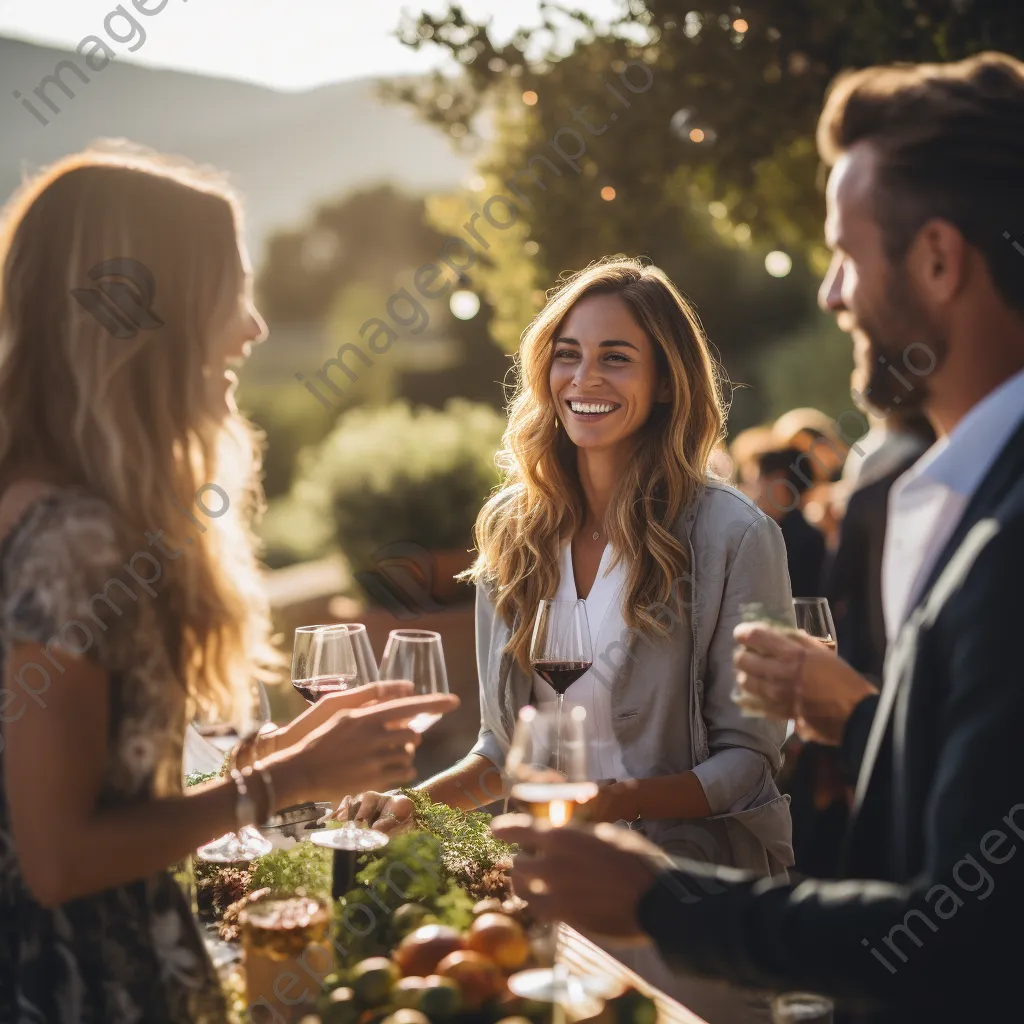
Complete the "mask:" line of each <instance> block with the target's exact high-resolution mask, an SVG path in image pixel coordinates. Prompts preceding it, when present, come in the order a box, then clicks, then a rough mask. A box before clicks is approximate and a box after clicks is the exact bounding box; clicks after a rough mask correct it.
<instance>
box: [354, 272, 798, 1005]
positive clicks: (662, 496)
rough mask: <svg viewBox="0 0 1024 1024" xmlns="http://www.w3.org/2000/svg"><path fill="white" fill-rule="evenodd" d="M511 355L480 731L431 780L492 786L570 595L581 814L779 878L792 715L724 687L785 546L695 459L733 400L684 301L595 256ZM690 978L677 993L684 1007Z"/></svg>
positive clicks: (481, 619)
mask: <svg viewBox="0 0 1024 1024" xmlns="http://www.w3.org/2000/svg"><path fill="white" fill-rule="evenodd" d="M518 370H519V380H518V386H517V388H516V392H515V395H514V397H513V399H512V402H511V406H510V409H509V424H508V429H507V431H506V433H505V438H504V450H503V451H502V452H501V453H500V454H499V463H500V465H501V468H502V469H503V471H504V474H505V481H504V485H503V486H502V487H501V488H500V489H499V490H498V492H497V493H496V494H495V495H494V496H493V497H492V498H491V499H490V500H489V501H488V503H487V504H486V505H485V506H484V508H483V509H482V511H481V512H480V515H479V518H478V519H477V523H476V541H477V547H478V550H479V556H478V558H477V561H476V564H475V566H474V569H473V576H474V578H475V580H476V582H477V620H476V622H477V631H476V644H477V666H478V671H479V676H480V705H481V728H480V736H479V740H478V741H477V744H476V746H475V747H474V748H473V750H472V751H471V752H470V754H469V755H468V756H467V757H466V758H464V759H463V760H462V761H460V762H459V763H458V764H456V765H455V766H454V767H453V768H451V769H450V770H449V771H447V772H444V773H442V774H441V775H438V776H436V777H435V778H433V779H431V780H429V781H428V782H426V783H424V786H423V788H425V789H427V790H428V791H429V793H430V795H431V796H432V797H433V798H434V799H435V800H441V801H443V802H445V803H448V804H451V805H454V806H459V807H463V808H467V807H472V806H480V805H486V804H489V803H491V802H493V801H494V800H495V798H497V797H500V796H502V795H503V782H502V776H501V767H502V765H503V764H504V759H505V754H506V752H507V750H508V745H509V742H510V740H511V735H512V730H513V727H514V725H515V720H516V715H517V714H518V711H519V709H520V708H521V707H523V705H525V704H527V703H528V702H530V701H531V700H533V701H539V702H540V703H545V702H549V701H553V700H554V699H555V696H554V693H553V691H552V690H551V688H550V687H549V686H548V685H547V684H546V683H545V682H544V681H543V680H542V679H540V677H539V676H537V675H536V674H534V673H533V672H532V671H531V667H530V662H529V645H530V638H531V633H532V630H533V624H534V619H535V616H536V611H537V606H538V604H539V602H540V601H541V600H542V599H544V598H566V599H576V598H582V599H584V600H585V602H586V604H587V613H588V619H589V622H590V630H591V636H592V641H593V648H594V666H593V668H592V669H591V670H590V671H588V672H587V673H585V674H584V675H583V676H582V677H581V678H580V679H578V680H577V681H576V682H575V683H573V684H572V686H570V687H569V689H568V691H567V692H566V695H565V699H566V701H567V702H569V703H574V704H582V705H584V706H585V707H586V709H587V718H586V721H587V724H588V729H589V730H590V739H591V746H592V748H593V750H594V764H593V765H592V769H591V770H592V773H593V774H594V776H595V778H601V779H614V780H615V781H613V782H607V783H606V784H605V785H603V786H602V787H601V788H600V790H599V795H598V796H597V798H596V799H595V800H594V801H593V802H592V804H591V805H588V806H587V808H586V811H587V816H588V817H589V818H590V819H591V820H598V821H610V822H615V821H623V822H628V823H630V824H631V826H632V827H633V828H635V829H637V830H641V831H643V832H644V833H645V834H646V835H647V837H648V838H650V839H652V840H654V841H655V842H657V843H658V844H659V845H660V846H661V847H662V848H663V849H665V850H666V851H667V852H669V853H673V854H686V855H688V856H691V857H696V858H699V859H703V860H706V861H710V862H712V863H718V864H726V865H731V866H734V867H739V868H746V869H749V870H752V871H755V872H757V873H759V874H761V875H770V874H773V875H784V874H785V872H786V868H787V867H788V866H789V865H791V864H792V862H793V857H792V845H791V825H790V819H789V808H788V804H787V803H786V800H785V798H783V797H782V796H780V795H779V792H778V790H777V789H776V787H775V783H774V781H773V776H774V774H775V772H776V771H777V770H778V768H779V766H780V764H781V754H780V749H779V748H780V745H781V743H782V742H783V740H784V737H785V726H784V725H783V726H780V725H779V724H778V723H773V722H770V721H768V720H766V719H756V718H748V717H745V716H744V715H743V714H742V712H741V711H740V709H739V708H737V707H736V705H735V704H734V703H733V702H732V700H731V699H730V692H731V690H732V688H733V682H734V674H733V665H732V653H733V647H734V641H733V638H732V631H733V627H734V626H735V625H736V624H737V623H738V622H739V621H740V605H741V604H743V603H746V602H761V603H763V604H765V605H766V606H767V607H768V608H769V609H771V610H773V611H774V612H775V613H776V614H778V615H780V616H790V617H791V616H792V610H791V597H790V587H789V575H788V570H787V565H786V550H785V546H784V544H783V541H782V536H781V534H780V532H779V529H778V527H777V526H776V525H775V523H774V522H772V520H771V519H769V518H768V517H767V516H765V515H764V514H763V513H762V512H761V511H760V510H759V509H757V507H756V506H755V505H753V503H752V502H750V501H749V500H748V499H747V498H745V497H744V496H743V495H741V494H740V493H739V492H738V491H736V490H734V489H733V488H731V487H728V486H726V485H725V484H721V483H718V482H716V481H715V480H713V479H712V478H710V477H709V476H708V474H707V467H708V461H709V459H710V457H711V455H712V453H713V451H714V450H715V447H716V445H717V444H718V442H719V440H720V439H721V437H722V434H723V415H724V413H723V405H722V400H721V397H720V392H719V386H718V377H717V373H716V368H715V364H714V361H713V359H712V357H711V354H710V352H709V348H708V343H707V340H706V339H705V337H704V334H703V331H702V330H701V327H700V324H699V322H698V320H697V318H696V316H695V314H694V313H693V311H692V309H691V308H690V306H689V305H688V303H687V302H686V300H685V299H684V298H683V297H682V295H680V293H679V291H678V290H677V289H676V288H675V286H674V285H673V284H672V283H671V281H669V280H668V278H666V277H665V275H664V274H663V273H662V272H661V271H660V270H658V269H657V268H655V267H651V266H645V265H643V264H642V263H640V262H639V261H635V260H627V259H615V260H608V261H605V262H602V263H599V264H596V265H595V266H592V267H590V268H589V269H587V270H585V271H582V272H581V273H579V274H577V275H576V276H574V277H572V278H571V279H569V280H568V281H567V282H565V283H564V284H563V285H562V287H561V288H560V289H559V290H558V292H557V293H556V294H555V295H554V297H553V298H552V299H551V300H550V301H549V302H548V304H547V306H546V307H545V308H544V309H543V310H542V311H541V313H539V314H538V316H537V317H536V319H535V320H534V321H533V323H532V324H531V325H530V327H529V328H528V330H527V331H526V333H525V334H524V335H523V340H522V344H521V346H520V350H519V366H518ZM352 804H353V805H355V801H352ZM354 813H355V814H356V815H357V816H359V817H364V818H367V819H368V820H376V821H377V823H378V827H383V828H393V827H396V825H397V824H399V823H401V822H402V821H403V820H405V819H406V818H407V817H408V814H409V801H408V800H407V799H406V798H405V797H401V796H398V797H394V796H387V795H386V794H385V795H380V794H376V793H371V794H366V795H365V796H364V798H363V800H362V801H361V802H360V803H359V805H358V807H354ZM612 884H613V883H612ZM636 966H638V967H642V966H643V965H641V964H637V965H636ZM648 966H650V965H648ZM647 973H648V975H649V976H651V975H652V973H653V975H654V976H653V978H652V980H656V982H658V983H661V984H663V985H665V986H666V987H667V986H668V985H669V981H668V980H666V979H665V978H664V977H663V974H664V972H662V971H660V970H658V969H657V968H655V969H653V971H652V972H647ZM703 995H706V993H704V994H702V995H700V996H695V994H694V992H693V991H692V989H690V990H688V992H687V998H689V1000H690V1003H691V1004H692V1005H693V1008H694V1009H696V1010H697V1012H701V1009H703V1008H706V1007H707V1006H710V1005H711V1003H710V1002H708V1001H704V1002H698V999H701V998H703ZM715 999H716V1000H717V996H715ZM715 1005H717V1002H716V1003H715ZM744 1009H745V1007H742V1006H741V1007H738V1008H737V1007H735V1006H730V1008H729V1010H728V1013H729V1014H730V1015H729V1016H727V1017H726V1019H728V1020H729V1021H730V1022H732V1021H734V1020H737V1021H738V1020H740V1019H743V1018H742V1012H743V1010H744ZM761 1010H763V1007H761ZM756 1016H757V1014H756V1013H755V1017H756Z"/></svg>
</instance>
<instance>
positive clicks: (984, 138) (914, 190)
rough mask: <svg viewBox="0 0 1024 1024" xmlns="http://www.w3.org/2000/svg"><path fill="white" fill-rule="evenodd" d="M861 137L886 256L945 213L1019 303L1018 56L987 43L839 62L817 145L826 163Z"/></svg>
mask: <svg viewBox="0 0 1024 1024" xmlns="http://www.w3.org/2000/svg"><path fill="white" fill-rule="evenodd" d="M862 140H867V141H869V142H870V143H871V144H872V145H873V147H874V148H875V149H876V150H877V152H878V154H879V157H880V161H879V169H878V181H877V184H878V188H877V190H876V193H875V200H874V203H875V219H876V220H877V221H878V224H879V227H880V228H881V231H882V239H883V244H884V246H885V250H886V254H887V255H888V257H889V259H890V260H894V261H895V260H900V259H902V258H903V256H905V255H906V252H907V249H908V248H909V246H910V243H911V242H912V241H913V240H914V237H915V236H916V235H917V232H918V231H919V230H920V229H921V227H922V226H923V225H924V224H925V222H926V221H928V220H929V219H931V218H932V217H939V218H942V219H943V220H947V221H949V222H950V223H951V224H954V225H955V226H956V227H957V228H958V229H959V231H960V233H961V234H962V235H963V236H964V238H965V239H966V240H967V241H968V242H969V243H970V244H971V245H972V246H974V247H975V248H976V249H978V250H979V251H980V252H981V253H982V255H983V256H984V258H985V261H986V263H987V264H988V268H989V273H990V274H991V276H992V280H993V282H994V284H995V287H996V288H997V290H998V291H999V293H1000V295H1001V296H1002V298H1003V300H1004V301H1005V302H1006V303H1007V304H1008V305H1009V306H1011V307H1013V308H1014V309H1016V310H1020V311H1024V256H1021V254H1020V253H1019V252H1018V251H1017V250H1016V248H1015V247H1014V246H1013V245H1012V244H1011V240H1018V241H1020V240H1021V239H1022V238H1024V192H1022V187H1024V186H1022V182H1024V63H1022V62H1021V61H1019V60H1016V59H1014V58H1013V57H1010V56H1009V55H1007V54H1004V53H994V52H989V53H979V54H977V55H975V56H974V57H969V58H967V59H966V60H961V61H956V62H955V63H950V64H908V65H894V66H889V67H872V68H863V69H862V70H860V71H854V72H845V73H844V74H842V75H840V76H839V77H837V78H836V80H835V81H834V82H833V84H832V86H831V88H830V91H829V94H828V98H827V99H826V101H825V107H824V110H823V111H822V113H821V118H820V119H819V121H818V152H819V153H820V154H821V157H822V159H823V160H824V161H825V163H827V164H828V165H829V166H831V165H832V164H834V163H835V162H836V160H837V159H838V158H839V156H840V155H841V154H842V153H843V152H844V151H845V150H847V149H849V148H850V147H851V146H853V145H854V144H855V143H857V142H860V141H862ZM1007 234H1009V236H1010V239H1011V240H1008V239H1007V237H1006V236H1007Z"/></svg>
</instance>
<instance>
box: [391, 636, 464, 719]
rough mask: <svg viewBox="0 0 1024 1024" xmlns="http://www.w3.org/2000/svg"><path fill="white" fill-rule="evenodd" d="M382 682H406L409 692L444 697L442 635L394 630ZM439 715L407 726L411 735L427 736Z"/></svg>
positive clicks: (446, 690) (445, 674) (423, 717)
mask: <svg viewBox="0 0 1024 1024" xmlns="http://www.w3.org/2000/svg"><path fill="white" fill-rule="evenodd" d="M380 677H381V679H408V680H410V681H411V682H412V692H413V693H414V694H419V693H447V692H448V673H447V671H446V670H445V665H444V649H443V648H442V647H441V634H440V633H434V632H431V631H430V630H429V629H393V630H391V633H390V635H389V636H388V642H387V646H386V647H385V648H384V657H383V658H382V659H381V662H380ZM440 717H441V716H440V715H439V714H428V713H426V712H424V713H422V714H419V715H415V716H414V717H413V718H412V720H411V721H410V722H409V728H410V729H412V731H413V732H420V733H423V732H426V731H427V730H428V729H429V728H430V727H431V726H432V725H433V724H434V723H435V722H436V721H438V719H440Z"/></svg>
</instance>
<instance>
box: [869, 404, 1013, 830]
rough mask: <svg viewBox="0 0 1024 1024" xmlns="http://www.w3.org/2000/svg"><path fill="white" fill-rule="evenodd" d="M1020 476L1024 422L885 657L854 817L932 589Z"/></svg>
mask: <svg viewBox="0 0 1024 1024" xmlns="http://www.w3.org/2000/svg"><path fill="white" fill-rule="evenodd" d="M1022 474H1024V421H1022V422H1021V424H1020V425H1019V426H1018V427H1017V430H1016V431H1015V432H1014V434H1013V436H1012V437H1011V438H1010V440H1009V441H1008V442H1007V443H1006V445H1005V446H1004V447H1003V449H1002V451H1001V452H1000V453H999V456H998V457H997V458H996V461H995V463H994V464H993V466H992V468H991V469H990V470H989V471H988V474H987V475H986V476H985V479H984V480H982V482H981V485H980V486H979V487H978V489H977V491H975V493H974V496H973V497H972V498H971V500H970V502H968V505H967V508H966V509H965V511H964V514H963V516H961V518H960V522H959V523H957V526H956V529H955V530H954V531H953V534H952V536H951V537H950V538H949V542H948V543H947V544H946V546H945V548H943V550H942V553H941V554H940V555H939V558H938V560H937V561H936V563H935V566H934V567H933V568H932V570H931V572H930V573H929V575H928V578H927V580H926V582H925V585H924V587H923V588H922V590H921V596H920V597H919V598H918V601H917V604H916V605H915V607H914V610H913V612H912V613H911V615H910V617H909V618H908V619H907V622H906V623H905V624H904V626H903V629H902V630H900V635H899V637H898V638H897V639H896V643H895V644H894V646H893V650H892V653H891V654H890V655H889V657H888V658H887V659H886V665H885V678H884V681H883V683H882V691H881V694H880V695H879V698H878V709H877V710H876V711H875V717H874V720H873V721H872V723H871V732H870V733H869V735H868V742H867V745H866V746H865V748H864V758H863V760H862V761H861V766H860V772H859V774H858V776H857V789H856V794H855V796H854V804H853V814H854V815H855V816H856V815H857V814H858V812H859V811H860V808H861V806H862V805H863V802H864V798H865V796H866V795H867V790H868V785H869V784H870V781H871V775H872V772H873V771H874V767H875V762H876V761H877V759H878V753H879V751H880V750H881V748H882V742H883V740H884V739H885V734H886V730H887V729H888V726H889V717H890V715H891V714H892V709H893V707H894V706H895V704H896V696H897V693H898V692H899V689H900V686H901V684H902V682H903V680H904V679H906V678H908V677H909V676H910V674H911V673H912V671H913V664H914V656H915V654H916V651H917V634H918V631H919V630H920V627H921V623H922V621H923V617H924V610H925V609H926V608H927V607H928V606H929V597H930V594H931V591H932V589H933V588H934V587H935V584H936V582H937V581H938V580H939V578H940V577H941V576H942V574H943V571H944V570H945V568H946V566H947V565H949V563H950V560H951V559H952V558H953V556H954V555H955V554H956V552H957V550H958V548H959V547H960V545H961V544H962V543H963V542H964V539H965V538H966V537H967V535H968V534H969V533H970V532H971V530H972V528H973V527H974V526H975V525H976V524H977V523H978V522H980V521H981V520H982V519H983V518H984V517H985V516H986V515H988V513H989V512H991V511H992V509H994V508H995V507H996V506H997V505H998V504H999V502H1000V501H1001V500H1002V498H1003V496H1004V495H1005V494H1006V493H1007V492H1008V491H1009V489H1010V487H1012V486H1013V484H1014V483H1015V482H1016V481H1017V480H1019V479H1020V477H1021V475H1022Z"/></svg>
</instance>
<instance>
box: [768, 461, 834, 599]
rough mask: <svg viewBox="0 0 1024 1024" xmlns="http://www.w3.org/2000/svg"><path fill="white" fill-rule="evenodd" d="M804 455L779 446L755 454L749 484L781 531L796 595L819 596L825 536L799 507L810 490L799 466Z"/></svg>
mask: <svg viewBox="0 0 1024 1024" xmlns="http://www.w3.org/2000/svg"><path fill="white" fill-rule="evenodd" d="M802 454H803V453H802V452H801V451H800V449H799V448H779V449H774V450H770V451H765V452H760V453H759V454H757V455H755V456H754V457H753V459H752V460H751V461H752V462H753V464H754V465H755V466H756V467H757V476H756V477H755V478H754V480H753V481H752V483H751V485H750V487H751V491H752V495H751V496H752V497H753V499H754V501H755V502H756V504H757V507H758V508H759V509H761V511H762V512H764V513H765V515H769V516H771V517H772V519H774V520H775V522H777V523H778V524H779V529H780V530H782V537H783V539H784V540H785V542H786V560H787V564H788V566H789V579H790V584H791V586H792V590H793V596H794V597H817V596H819V595H820V594H821V583H822V570H823V568H824V565H825V538H824V537H823V536H822V535H821V533H820V532H819V531H818V530H816V529H815V528H814V527H813V526H811V524H810V523H808V522H807V520H806V519H805V518H804V514H803V512H802V511H801V508H800V506H801V504H802V502H803V496H804V494H805V493H806V492H807V490H808V486H807V478H806V476H805V475H804V474H803V473H801V472H800V470H799V468H798V467H799V464H800V459H801V456H802Z"/></svg>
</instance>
